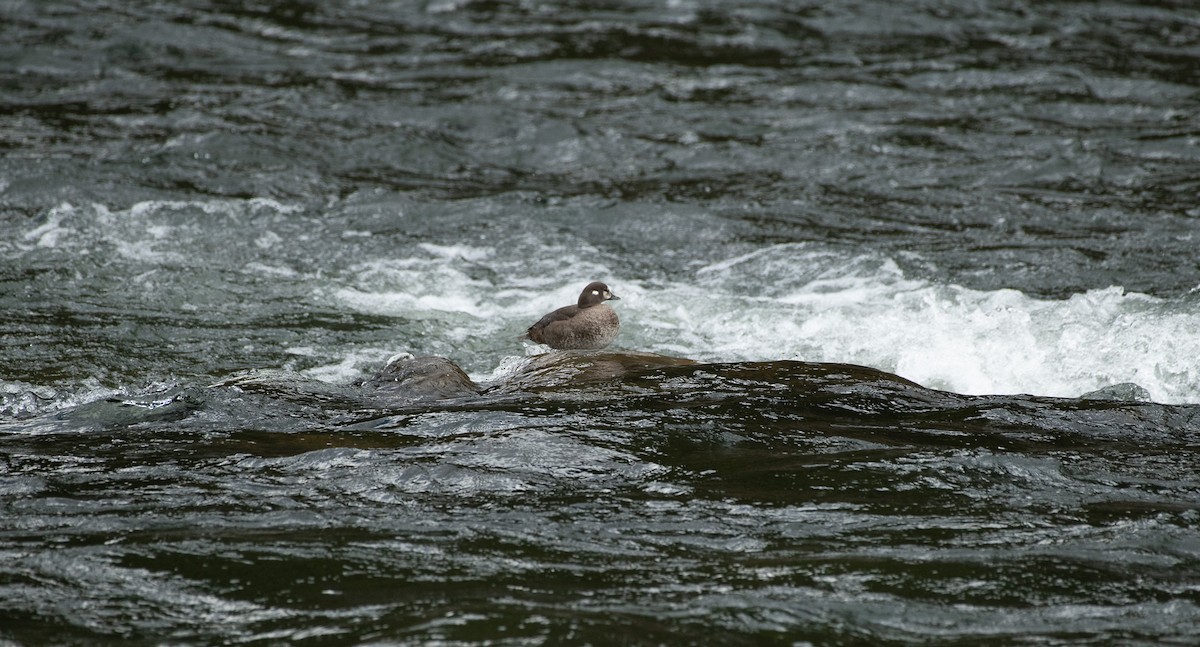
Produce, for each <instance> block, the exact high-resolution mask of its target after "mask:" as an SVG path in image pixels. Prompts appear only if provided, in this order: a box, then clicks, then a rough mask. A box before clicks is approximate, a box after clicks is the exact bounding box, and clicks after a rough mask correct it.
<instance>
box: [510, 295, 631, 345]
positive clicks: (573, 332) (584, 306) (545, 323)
mask: <svg viewBox="0 0 1200 647" xmlns="http://www.w3.org/2000/svg"><path fill="white" fill-rule="evenodd" d="M620 298H621V297H619V296H617V295H615V294H613V293H612V292H609V290H608V286H607V285H605V284H603V283H601V282H599V281H594V282H592V283H588V285H587V287H586V288H584V289H583V292H581V293H580V294H579V302H578V303H577V304H575V305H573V306H564V307H562V308H559V309H558V310H555V311H554V312H551V313H550V314H548V315H546V316H544V317H542V318H541V320H539V321H538V322H537V323H535V324H533V325H532V326H530V327H529V330H527V331H525V336H526V337H528V338H529V339H530V340H532V341H534V342H536V343H539V344H546V345H547V346H549V347H551V348H558V349H562V350H568V349H569V350H592V349H597V348H604V347H605V346H607V345H609V344H611V343H612V340H613V339H615V338H616V337H617V330H618V329H619V328H620V326H621V321H620V320H619V319H617V312H616V311H615V310H613V309H612V308H610V307H608V306H607V305H606V304H605V303H604V302H605V301H609V300H616V299H620Z"/></svg>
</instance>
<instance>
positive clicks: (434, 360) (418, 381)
mask: <svg viewBox="0 0 1200 647" xmlns="http://www.w3.org/2000/svg"><path fill="white" fill-rule="evenodd" d="M363 386H365V387H367V388H373V389H375V390H376V391H379V392H381V393H384V394H388V395H394V396H398V397H400V398H403V399H404V400H406V401H420V400H448V399H451V398H460V397H464V396H471V395H478V394H479V393H481V392H482V391H483V389H481V388H480V387H479V385H478V384H475V382H474V381H473V380H472V379H471V378H470V377H469V376H468V375H467V374H466V373H465V372H463V370H462V369H461V368H459V367H458V365H457V364H455V363H454V362H452V361H450V360H448V359H446V358H445V357H438V356H436V355H428V356H424V357H413V356H412V355H409V354H407V353H404V354H402V355H397V356H395V357H393V358H392V359H390V360H388V363H387V366H384V367H383V369H382V370H380V371H379V372H378V373H376V374H375V375H374V376H373V377H371V379H369V380H367V381H366V382H364V383H363Z"/></svg>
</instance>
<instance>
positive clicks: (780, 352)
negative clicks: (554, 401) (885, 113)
mask: <svg viewBox="0 0 1200 647" xmlns="http://www.w3.org/2000/svg"><path fill="white" fill-rule="evenodd" d="M428 251H435V250H432V249H431V250H428ZM430 256H431V257H429V258H410V259H405V260H403V261H395V262H373V263H370V264H365V265H363V266H362V267H360V268H358V271H359V272H360V273H359V277H360V280H359V281H358V284H359V286H358V287H356V288H353V289H349V288H348V289H344V290H342V291H340V292H339V293H338V294H337V296H338V297H339V298H340V299H342V300H343V301H344V303H346V304H347V305H350V306H351V307H354V308H357V309H363V310H368V311H372V312H376V313H381V314H395V315H403V316H406V317H413V316H420V314H421V313H433V314H437V313H441V314H445V313H448V312H452V313H454V314H455V315H456V316H457V318H456V319H454V325H453V326H452V328H453V330H448V331H446V333H445V334H446V335H447V336H448V337H450V336H453V337H455V338H457V339H458V340H462V339H466V338H491V339H493V341H492V342H491V343H490V344H488V345H487V346H486V348H485V350H486V351H487V352H491V353H493V354H494V356H493V358H492V359H490V360H489V363H487V364H486V367H487V368H485V367H484V366H483V365H479V364H474V365H472V364H471V362H472V361H473V360H472V359H471V358H467V357H453V358H452V359H454V360H455V361H458V362H460V363H463V364H464V366H465V367H467V368H468V370H474V371H476V373H473V375H474V376H475V377H477V378H480V379H495V378H497V377H498V376H502V375H503V374H504V373H505V371H506V370H507V368H508V367H509V365H510V364H512V363H513V361H514V360H513V358H514V357H515V356H518V355H519V354H521V353H522V349H521V346H520V345H519V344H520V342H518V341H517V340H516V339H515V335H517V334H519V333H520V331H522V330H524V328H525V327H526V326H528V325H529V324H530V323H532V322H533V321H535V320H536V319H537V317H539V316H540V315H541V314H542V313H544V312H546V311H548V310H550V309H553V308H555V307H558V306H561V305H566V304H568V303H572V302H573V301H574V300H575V298H576V297H577V295H578V290H579V289H580V287H581V286H582V284H583V283H584V282H585V281H586V280H592V279H601V280H606V281H608V282H609V283H610V285H611V286H612V287H613V290H614V292H616V293H618V294H619V295H620V296H621V297H622V300H621V301H619V302H617V303H615V304H614V307H616V309H617V310H618V312H620V314H621V318H622V332H621V335H620V337H618V339H617V342H616V346H617V347H620V348H626V349H636V350H644V351H652V352H659V353H664V354H669V355H679V356H686V357H691V358H696V359H701V360H705V361H717V362H720V361H744V360H752V361H768V360H777V359H788V360H804V361H818V362H844V363H853V364H861V365H866V366H871V367H875V368H879V369H883V370H886V371H890V372H894V373H897V374H899V375H901V376H903V377H906V378H908V379H911V380H913V381H916V382H918V383H920V384H923V385H925V386H929V387H931V388H938V389H944V390H948V391H954V392H957V393H965V394H1005V393H1030V394H1035V395H1044V396H1058V397H1077V396H1079V395H1081V394H1083V393H1086V392H1089V391H1093V390H1096V389H1100V388H1102V387H1105V386H1109V385H1113V384H1117V383H1122V382H1134V383H1136V384H1139V385H1141V386H1142V387H1144V388H1146V389H1147V390H1148V391H1149V392H1150V394H1151V397H1152V398H1153V399H1154V400H1155V401H1157V402H1163V403H1197V402H1200V336H1197V335H1195V334H1194V331H1196V330H1200V300H1197V299H1194V298H1188V297H1185V298H1181V299H1174V300H1165V299H1159V298H1155V297H1151V296H1147V295H1143V294H1137V293H1128V292H1126V291H1124V290H1123V289H1121V288H1119V287H1110V288H1106V289H1101V290H1092V291H1089V292H1087V293H1084V294H1077V295H1074V296H1073V297H1071V298H1069V299H1065V300H1046V299H1037V298H1033V297H1030V296H1028V295H1025V294H1023V293H1021V292H1019V291H1016V290H1008V289H1005V290H993V291H981V290H973V289H969V288H965V287H961V286H958V285H947V284H939V283H934V282H930V281H926V280H918V279H912V278H909V277H907V276H905V274H904V273H903V271H902V270H901V269H900V268H899V267H898V265H897V264H896V263H895V262H894V261H893V260H892V259H889V258H885V257H881V256H875V255H871V254H852V253H848V252H845V251H843V250H831V249H828V248H821V247H818V246H812V245H806V244H782V245H774V246H767V247H763V248H761V249H758V250H755V251H754V252H751V253H749V254H743V255H740V256H736V257H733V258H729V259H726V260H723V261H720V262H717V263H712V264H710V265H707V266H705V267H701V268H699V269H698V270H696V271H695V272H694V273H693V275H692V277H691V280H688V281H678V280H676V281H672V282H664V281H661V280H656V281H653V282H651V281H645V282H643V281H641V280H639V279H637V278H628V277H621V276H620V275H619V273H617V272H613V273H604V274H588V275H580V276H579V277H578V278H577V280H575V281H574V282H561V283H560V284H559V285H558V286H556V287H553V288H552V289H551V288H547V289H537V288H535V287H533V286H536V285H538V284H539V283H545V282H546V281H547V278H548V277H546V276H544V275H542V274H540V273H538V272H537V271H536V270H534V271H533V273H528V270H527V273H524V274H523V273H521V267H520V265H519V264H517V263H513V262H511V261H508V260H507V259H505V258H503V254H502V253H500V252H495V253H493V252H492V250H488V252H486V253H484V252H479V251H478V250H470V249H468V250H460V251H458V252H454V253H438V254H431V255H430ZM474 263H484V264H488V263H491V264H493V265H504V268H503V270H502V271H498V272H497V273H499V274H502V275H505V276H511V277H512V281H511V282H510V283H509V284H508V285H509V286H520V287H507V288H505V287H502V286H496V285H493V284H492V283H491V282H489V281H487V280H482V279H477V278H472V277H471V275H470V271H469V269H468V266H469V265H470V264H474ZM593 269H595V268H593ZM385 287H390V289H383V288H385ZM398 350H403V349H398ZM491 367H495V368H491Z"/></svg>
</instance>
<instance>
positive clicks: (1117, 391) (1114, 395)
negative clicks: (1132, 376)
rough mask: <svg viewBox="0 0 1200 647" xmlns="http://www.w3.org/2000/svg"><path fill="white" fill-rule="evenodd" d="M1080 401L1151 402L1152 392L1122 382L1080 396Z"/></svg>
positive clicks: (1131, 383)
mask: <svg viewBox="0 0 1200 647" xmlns="http://www.w3.org/2000/svg"><path fill="white" fill-rule="evenodd" d="M1079 399H1080V400H1114V401H1118V402H1149V401H1150V392H1149V391H1147V390H1146V389H1144V388H1142V387H1141V386H1138V385H1137V384H1134V383H1133V382H1122V383H1120V384H1112V385H1109V386H1106V387H1104V388H1102V389H1096V390H1095V391H1089V392H1087V393H1084V394H1083V395H1081V396H1079Z"/></svg>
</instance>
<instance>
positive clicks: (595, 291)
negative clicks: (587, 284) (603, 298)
mask: <svg viewBox="0 0 1200 647" xmlns="http://www.w3.org/2000/svg"><path fill="white" fill-rule="evenodd" d="M592 294H594V295H596V296H600V291H599V290H592Z"/></svg>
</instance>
